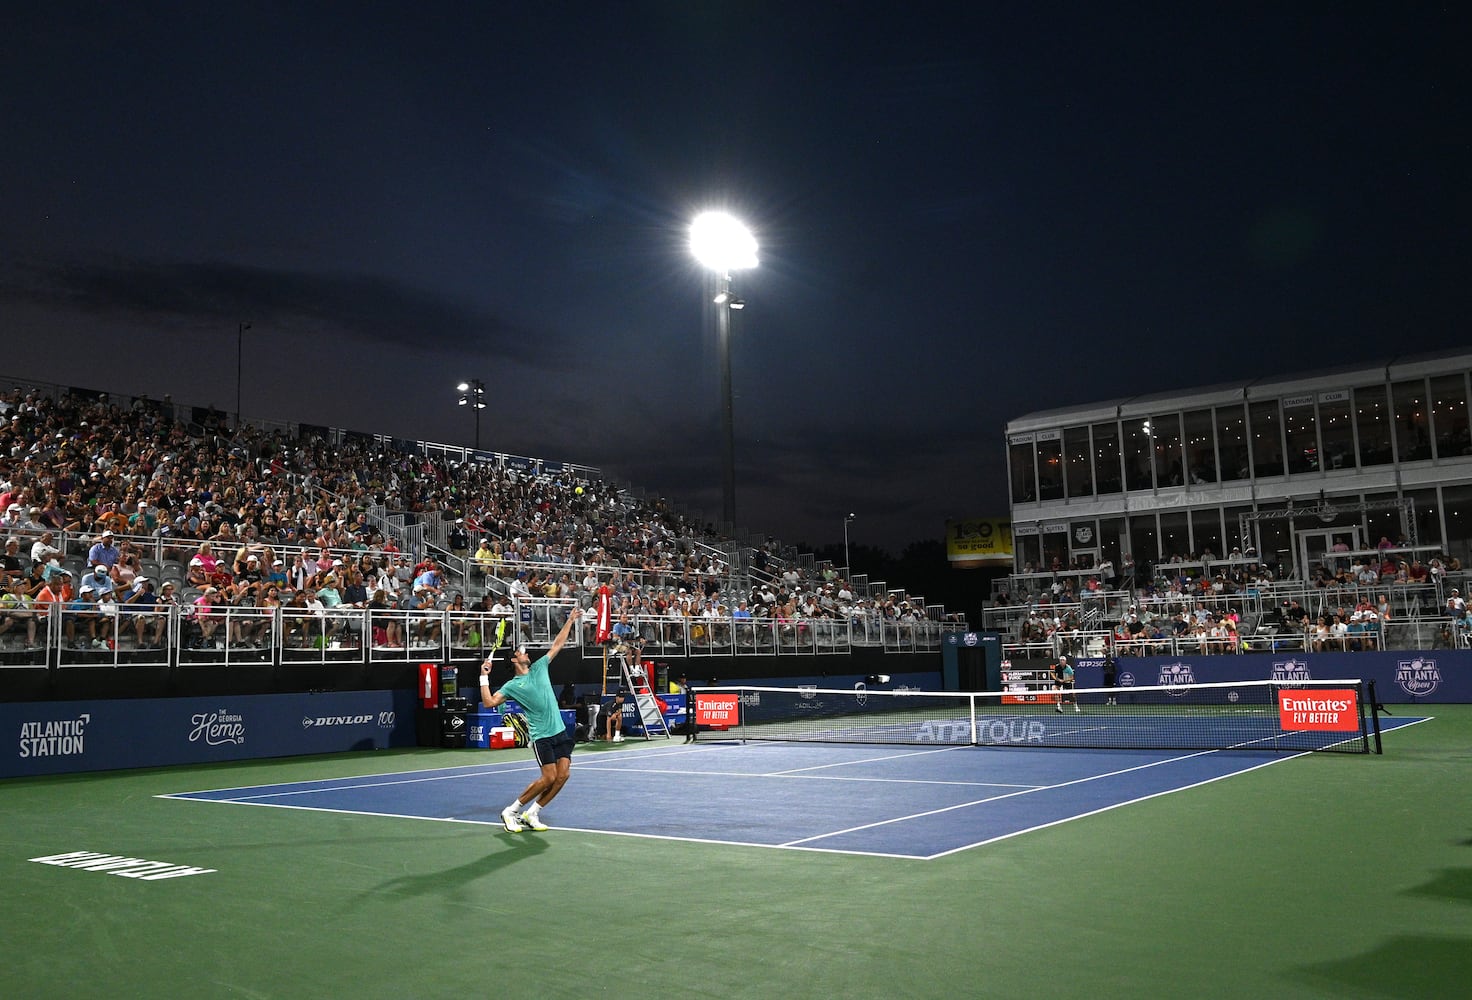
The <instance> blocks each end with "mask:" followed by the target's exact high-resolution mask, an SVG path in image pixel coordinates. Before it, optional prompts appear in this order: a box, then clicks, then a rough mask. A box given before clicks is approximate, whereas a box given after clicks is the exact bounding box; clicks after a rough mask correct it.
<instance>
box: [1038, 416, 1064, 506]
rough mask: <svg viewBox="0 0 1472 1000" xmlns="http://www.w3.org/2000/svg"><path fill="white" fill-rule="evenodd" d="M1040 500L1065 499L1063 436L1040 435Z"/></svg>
mask: <svg viewBox="0 0 1472 1000" xmlns="http://www.w3.org/2000/svg"><path fill="white" fill-rule="evenodd" d="M1038 499H1039V500H1062V499H1063V434H1062V432H1060V431H1042V432H1039V433H1038Z"/></svg>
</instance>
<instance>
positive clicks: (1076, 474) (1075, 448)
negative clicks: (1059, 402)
mask: <svg viewBox="0 0 1472 1000" xmlns="http://www.w3.org/2000/svg"><path fill="white" fill-rule="evenodd" d="M1063 471H1064V473H1065V474H1066V475H1067V477H1068V495H1069V496H1070V497H1091V496H1093V495H1094V464H1093V462H1091V461H1090V460H1089V429H1088V428H1087V427H1069V428H1067V429H1065V430H1064V432H1063Z"/></svg>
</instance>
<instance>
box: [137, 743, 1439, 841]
mask: <svg viewBox="0 0 1472 1000" xmlns="http://www.w3.org/2000/svg"><path fill="white" fill-rule="evenodd" d="M1430 718H1432V717H1428V718H1423V719H1417V720H1415V721H1414V722H1407V723H1403V724H1401V725H1397V726H1392V727H1390V728H1389V729H1386V730H1384V731H1385V732H1393V731H1395V730H1397V729H1403V728H1406V727H1407V726H1411V725H1418V724H1420V723H1421V722H1426V721H1429V720H1430ZM722 745H729V744H728V743H727V742H725V741H723V743H722ZM712 749H715V747H712V746H707V747H703V748H684V749H681V750H675V749H674V748H673V747H651V748H649V750H648V751H645V752H639V751H637V750H636V751H635V752H634V753H630V754H629V759H631V760H637V759H639V758H643V757H650V756H658V757H667V756H671V755H672V754H683V753H693V752H709V751H710V750H712ZM947 749H956V748H947ZM963 749H964V748H963ZM1221 752H1222V751H1218V750H1203V751H1198V752H1195V753H1191V754H1186V755H1183V756H1179V757H1171V758H1167V759H1165V760H1160V761H1154V762H1151V763H1147V764H1141V765H1137V766H1135V767H1129V768H1124V769H1121V770H1118V771H1110V772H1105V773H1103V774H1097V775H1092V776H1088V777H1084V778H1078V779H1075V780H1073V781H1066V782H1061V783H1059V784H1056V785H1028V786H1019V787H1020V788H1021V789H1022V790H1021V791H1016V792H1009V793H1007V794H1004V795H996V796H990V797H988V798H984V799H979V800H977V801H975V802H972V803H962V804H961V805H958V806H948V807H946V808H942V809H936V810H931V811H928V812H921V813H915V814H914V815H913V816H902V817H896V818H894V819H888V820H883V821H880V822H878V823H870V824H865V825H862V826H856V827H852V828H850V829H849V830H839V831H836V832H832V833H825V834H821V835H818V836H815V837H806V838H803V839H801V840H795V841H789V842H787V843H781V844H769V843H758V842H751V841H741V840H723V839H716V838H705V837H688V836H674V835H670V834H652V833H637V832H633V831H625V830H598V829H589V828H583V827H554V832H555V831H566V832H569V833H588V834H598V835H602V836H610V837H634V838H638V839H644V840H662V841H680V842H687V843H694V844H708V845H713V846H727V847H758V848H763V849H766V850H787V851H806V852H809V853H814V854H839V855H848V856H854V857H874V858H886V859H896V860H902V861H933V860H936V859H937V858H944V857H947V856H949V855H951V854H956V853H959V852H961V851H965V850H970V849H971V848H973V847H982V846H985V845H987V844H993V843H996V842H998V841H1002V840H1008V839H1010V838H1012V837H1017V836H1020V835H1022V834H1024V833H1031V832H1033V831H1035V830H1043V829H1047V828H1048V827H1051V826H1058V825H1060V824H1063V823H1069V822H1072V821H1073V820H1076V819H1082V818H1084V817H1086V816H1094V815H1098V814H1099V813H1104V812H1108V811H1109V810H1111V809H1118V808H1120V807H1121V806H1126V805H1132V804H1134V803H1136V802H1145V801H1148V800H1149V799H1153V798H1158V797H1160V796H1162V795H1170V794H1173V793H1174V792H1178V791H1184V790H1186V789H1188V788H1197V787H1200V786H1202V785H1207V784H1211V783H1212V782H1215V781H1221V780H1223V779H1224V778H1231V777H1234V776H1236V775H1239V774H1246V773H1247V772H1249V771H1255V770H1257V769H1258V768H1262V767H1267V766H1268V765H1270V764H1277V763H1280V762H1282V761H1284V760H1292V759H1294V758H1296V757H1303V756H1311V755H1312V753H1313V751H1304V752H1302V753H1297V754H1291V755H1284V756H1281V757H1275V758H1273V759H1271V760H1267V761H1264V762H1262V763H1259V764H1256V765H1254V766H1252V767H1249V768H1243V769H1241V770H1233V771H1230V772H1228V773H1226V774H1222V775H1217V776H1215V777H1212V778H1207V779H1205V780H1203V781H1198V782H1194V783H1193V784H1190V785H1182V786H1179V787H1176V788H1168V789H1164V790H1162V791H1158V792H1152V793H1150V794H1149V795H1143V796H1140V797H1138V798H1135V799H1128V800H1125V801H1122V802H1117V803H1112V804H1110V805H1107V806H1103V807H1101V808H1099V809H1094V810H1091V811H1089V812H1086V813H1079V814H1077V815H1073V816H1066V817H1063V818H1061V819H1057V820H1052V821H1050V822H1048V823H1041V824H1038V825H1037V826H1033V827H1028V828H1026V829H1022V830H1014V831H1011V832H1008V833H1005V834H1000V835H998V836H996V837H991V838H988V839H986V840H979V841H975V842H973V843H969V844H963V845H961V846H959V847H954V848H950V849H948V850H945V851H941V852H939V853H936V854H930V855H917V854H899V853H894V852H887V851H860V850H851V849H843V848H832V847H817V846H813V845H811V844H810V843H809V842H810V841H815V840H823V839H825V838H828V837H834V836H838V835H840V834H843V833H849V832H853V831H857V830H864V829H869V828H871V827H877V826H884V825H888V824H892V823H898V822H902V821H904V820H907V819H917V818H923V817H925V816H931V815H936V814H939V813H944V812H949V811H951V810H954V809H959V808H963V807H965V806H967V805H981V804H985V803H987V802H995V801H999V800H1001V799H1005V798H1011V797H1013V796H1014V795H1025V794H1030V793H1031V792H1034V791H1047V790H1049V789H1052V788H1064V787H1067V786H1068V785H1075V784H1081V783H1084V782H1088V781H1094V780H1096V779H1098V778H1107V777H1111V776H1114V775H1121V774H1128V773H1129V772H1131V771H1138V770H1143V769H1146V768H1151V767H1158V766H1160V765H1162V764H1171V763H1175V762H1177V761H1183V760H1190V759H1192V758H1195V757H1202V756H1207V755H1210V754H1216V753H1221ZM902 756H903V755H902ZM533 763H534V762H533V761H532V760H530V759H518V760H515V761H511V760H506V761H494V762H489V763H486V764H470V765H453V766H451V767H448V768H444V767H441V768H424V769H419V770H414V771H403V772H388V773H383V774H377V775H362V776H356V777H354V776H349V777H345V778H325V779H317V780H318V781H320V782H324V783H325V782H352V781H356V780H359V779H360V778H362V777H367V778H400V777H402V776H404V775H417V774H424V775H432V774H434V772H437V771H445V770H464V771H467V772H468V773H465V774H460V775H443V776H442V777H445V778H449V777H475V776H479V775H484V774H487V773H492V772H495V771H500V770H507V769H510V768H519V769H530V768H529V766H528V765H531V764H533ZM600 763H606V764H610V765H611V764H613V763H614V761H613V760H612V759H610V760H608V761H600ZM583 769H584V770H589V769H591V770H605V771H613V770H633V769H623V768H616V767H612V766H609V767H596V766H593V765H588V766H585V767H584V768H583ZM638 770H639V771H645V770H653V769H645V768H640V769H638ZM658 773H663V774H671V773H677V772H669V771H660V772H658ZM683 773H685V774H693V775H701V774H702V773H712V772H698V771H687V772H683ZM733 776H735V777H748V778H749V777H797V778H803V777H811V778H814V779H831V780H854V781H858V780H865V779H856V778H834V777H833V776H831V775H813V776H804V775H787V774H783V773H782V772H774V773H771V774H767V775H763V774H752V773H749V772H734V774H733ZM420 780H440V779H439V778H437V777H430V778H425V779H420ZM872 780H881V779H872ZM885 780H891V781H893V780H896V779H885ZM394 783H397V782H393V781H385V782H379V783H378V784H394ZM917 783H919V782H917ZM927 783H929V782H927ZM935 783H937V784H946V783H947V782H935ZM305 784H310V782H308V781H295V782H275V783H274V784H273V785H252V786H234V787H231V788H222V789H211V790H208V791H197V792H178V793H172V794H164V795H155V796H153V797H154V798H159V799H176V800H183V801H189V802H209V803H216V804H223V805H248V806H256V807H258V808H267V809H295V810H300V811H303V812H323V813H338V814H347V815H357V816H368V817H385V818H389V819H409V820H426V821H429V822H436V823H457V824H462V825H471V826H492V827H498V828H499V827H500V825H501V824H500V821H499V820H473V819H460V818H456V817H447V816H416V815H412V814H400V813H384V812H370V811H365V810H350V809H334V808H328V807H323V806H303V805H287V804H284V803H275V802H254V801H249V800H248V799H247V798H239V799H206V798H196V797H195V796H198V795H203V794H208V792H209V791H213V792H223V791H236V790H245V789H247V788H255V789H265V788H270V787H278V788H279V787H280V786H282V785H305ZM356 787H362V786H357V785H331V786H330V787H325V788H315V789H310V790H311V791H336V790H338V789H340V788H341V789H352V788H356ZM369 787H371V786H369ZM998 787H1010V786H1005V785H1002V786H998ZM301 791H307V789H300V790H297V791H293V792H290V793H287V792H276V793H269V794H270V795H284V794H298V793H299V792H301ZM265 797H268V796H267V795H260V796H250V797H249V798H265ZM528 836H536V834H528Z"/></svg>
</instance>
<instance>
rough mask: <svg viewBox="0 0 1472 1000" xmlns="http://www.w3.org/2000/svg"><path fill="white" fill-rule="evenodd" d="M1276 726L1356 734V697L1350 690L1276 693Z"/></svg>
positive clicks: (1357, 721) (1357, 717)
mask: <svg viewBox="0 0 1472 1000" xmlns="http://www.w3.org/2000/svg"><path fill="white" fill-rule="evenodd" d="M1278 725H1279V726H1281V727H1282V728H1283V729H1293V730H1333V731H1340V730H1343V731H1346V732H1358V731H1359V728H1360V709H1359V694H1358V692H1356V691H1355V690H1354V689H1353V688H1326V689H1324V690H1322V691H1313V690H1308V691H1279V692H1278Z"/></svg>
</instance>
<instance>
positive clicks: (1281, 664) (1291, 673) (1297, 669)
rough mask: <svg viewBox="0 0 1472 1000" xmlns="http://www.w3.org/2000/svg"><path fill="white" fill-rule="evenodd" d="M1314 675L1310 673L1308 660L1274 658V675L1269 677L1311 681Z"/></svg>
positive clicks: (1271, 678) (1279, 679)
mask: <svg viewBox="0 0 1472 1000" xmlns="http://www.w3.org/2000/svg"><path fill="white" fill-rule="evenodd" d="M1313 679H1314V678H1313V675H1312V674H1311V673H1309V670H1308V661H1307V660H1295V659H1287V660H1274V661H1273V675H1272V676H1271V677H1269V678H1268V680H1271V681H1311V680H1313Z"/></svg>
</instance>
